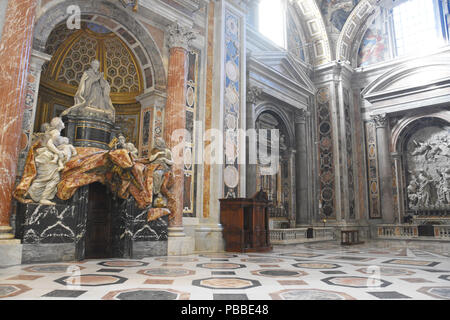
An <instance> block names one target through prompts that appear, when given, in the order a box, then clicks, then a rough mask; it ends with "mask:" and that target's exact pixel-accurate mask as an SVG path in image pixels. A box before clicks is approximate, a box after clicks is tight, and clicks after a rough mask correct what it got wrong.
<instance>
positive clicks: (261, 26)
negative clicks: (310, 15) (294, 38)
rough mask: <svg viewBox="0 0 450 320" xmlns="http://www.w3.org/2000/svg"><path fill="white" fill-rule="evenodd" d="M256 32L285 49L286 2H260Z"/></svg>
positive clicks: (268, 0)
mask: <svg viewBox="0 0 450 320" xmlns="http://www.w3.org/2000/svg"><path fill="white" fill-rule="evenodd" d="M258 31H259V32H260V33H261V34H263V35H264V36H266V37H267V38H268V39H270V40H271V41H273V42H274V43H275V44H277V45H278V46H280V47H282V48H284V49H286V1H285V0H260V1H259V5H258Z"/></svg>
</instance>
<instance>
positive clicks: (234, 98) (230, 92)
mask: <svg viewBox="0 0 450 320" xmlns="http://www.w3.org/2000/svg"><path fill="white" fill-rule="evenodd" d="M225 98H226V99H227V102H228V103H229V104H231V105H234V104H236V103H238V102H239V96H238V94H237V92H236V89H235V88H234V86H232V85H229V86H228V87H226V89H225Z"/></svg>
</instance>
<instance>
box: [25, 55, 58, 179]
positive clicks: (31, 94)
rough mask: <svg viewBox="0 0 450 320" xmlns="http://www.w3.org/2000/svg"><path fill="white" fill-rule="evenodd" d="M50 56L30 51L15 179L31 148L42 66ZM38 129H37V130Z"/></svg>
mask: <svg viewBox="0 0 450 320" xmlns="http://www.w3.org/2000/svg"><path fill="white" fill-rule="evenodd" d="M50 59H51V56H49V55H48V54H45V53H43V52H39V51H36V50H32V51H31V58H30V67H29V71H28V75H27V85H26V92H25V109H24V112H23V120H22V138H21V144H20V153H19V161H18V164H17V178H18V179H20V177H21V176H22V172H23V169H24V167H25V161H26V158H27V155H28V150H29V149H30V147H31V137H32V134H33V131H34V120H35V117H36V109H37V101H38V93H39V83H40V80H41V72H42V66H43V65H44V63H45V62H47V61H50ZM38 129H39V128H38Z"/></svg>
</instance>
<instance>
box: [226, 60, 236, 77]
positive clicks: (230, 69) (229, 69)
mask: <svg viewBox="0 0 450 320" xmlns="http://www.w3.org/2000/svg"><path fill="white" fill-rule="evenodd" d="M225 70H226V73H227V76H228V78H229V79H230V80H231V81H237V80H238V74H239V72H238V69H237V67H236V65H235V64H234V63H233V61H231V60H229V61H228V62H227V63H226V65H225Z"/></svg>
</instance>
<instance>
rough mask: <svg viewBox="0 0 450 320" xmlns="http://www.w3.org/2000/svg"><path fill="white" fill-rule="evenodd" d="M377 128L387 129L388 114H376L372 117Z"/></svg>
mask: <svg viewBox="0 0 450 320" xmlns="http://www.w3.org/2000/svg"><path fill="white" fill-rule="evenodd" d="M371 118H372V120H373V121H374V123H375V127H377V128H386V127H387V125H388V122H389V117H388V116H387V114H386V113H381V114H375V115H372V116H371Z"/></svg>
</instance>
